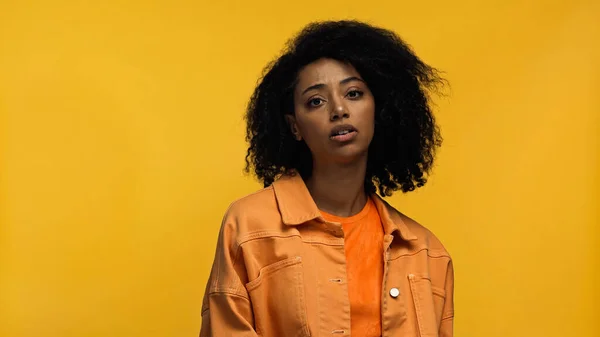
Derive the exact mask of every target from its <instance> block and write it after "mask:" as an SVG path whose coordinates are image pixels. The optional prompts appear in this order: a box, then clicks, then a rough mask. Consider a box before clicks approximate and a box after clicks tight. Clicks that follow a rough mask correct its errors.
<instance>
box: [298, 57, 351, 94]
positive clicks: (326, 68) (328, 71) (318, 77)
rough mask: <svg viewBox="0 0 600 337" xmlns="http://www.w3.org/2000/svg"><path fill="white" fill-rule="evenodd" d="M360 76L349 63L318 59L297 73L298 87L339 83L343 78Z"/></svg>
mask: <svg viewBox="0 0 600 337" xmlns="http://www.w3.org/2000/svg"><path fill="white" fill-rule="evenodd" d="M351 76H356V77H359V78H360V74H359V73H358V71H356V69H354V67H353V66H352V65H351V64H349V63H344V62H341V61H338V60H333V59H319V60H317V61H314V62H312V63H309V64H308V65H306V66H305V67H304V68H302V69H301V70H300V72H299V73H298V87H300V88H302V87H303V86H307V85H313V84H315V83H328V82H336V83H337V82H339V81H341V80H343V79H345V78H348V77H351Z"/></svg>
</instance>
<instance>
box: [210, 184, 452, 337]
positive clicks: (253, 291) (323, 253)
mask: <svg viewBox="0 0 600 337" xmlns="http://www.w3.org/2000/svg"><path fill="white" fill-rule="evenodd" d="M373 200H374V202H375V205H376V206H377V209H378V211H379V214H380V217H381V220H382V223H383V227H384V233H385V237H384V247H383V251H382V253H383V254H384V263H385V265H384V277H383V284H382V285H383V292H382V294H381V296H382V301H381V324H382V337H386V336H390V337H392V336H398V337H400V336H402V337H407V336H420V337H433V336H440V337H449V336H452V325H453V317H454V306H453V288H454V274H453V268H452V260H451V259H450V255H449V254H448V252H447V251H446V250H445V249H444V247H443V246H442V244H441V243H440V241H439V240H438V239H437V238H436V237H435V236H434V235H433V234H432V233H431V232H430V231H428V230H427V229H425V228H424V227H422V226H421V225H419V224H417V223H416V222H415V221H413V220H411V219H410V218H408V217H406V216H405V215H403V214H401V213H400V212H398V211H397V210H395V209H394V208H393V207H391V206H390V205H389V204H387V203H386V202H385V201H383V200H382V199H381V198H380V197H378V196H373ZM345 260H346V257H345V253H344V233H343V231H342V228H341V225H340V224H338V223H329V222H326V221H325V220H324V219H323V218H322V217H321V213H320V212H319V209H318V208H317V206H316V204H315V203H314V201H313V199H312V197H311V196H310V194H309V192H308V189H307V188H306V185H305V184H304V181H303V180H302V178H301V177H300V176H299V175H294V176H284V177H282V178H280V179H279V180H277V181H276V182H275V183H274V184H273V185H271V186H270V187H267V188H265V189H263V190H261V191H259V192H256V193H254V194H251V195H249V196H247V197H245V198H242V199H240V200H238V201H236V202H234V203H233V204H232V205H231V206H230V208H229V210H228V211H227V213H226V215H225V217H224V219H223V224H222V226H221V231H220V234H219V239H218V243H217V250H216V255H215V259H214V263H213V267H212V271H211V275H210V278H209V280H208V284H207V286H206V291H205V294H204V300H203V304H202V327H201V331H200V336H201V337H208V336H215V337H230V336H234V337H238V336H239V337H241V336H265V337H294V336H297V337H308V336H332V337H342V336H351V333H352V331H350V303H349V300H348V289H347V284H346V282H345V275H346V265H345ZM356 337H360V336H356Z"/></svg>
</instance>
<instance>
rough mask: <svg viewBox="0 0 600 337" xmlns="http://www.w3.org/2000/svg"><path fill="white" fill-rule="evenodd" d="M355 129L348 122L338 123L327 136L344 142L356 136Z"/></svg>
mask: <svg viewBox="0 0 600 337" xmlns="http://www.w3.org/2000/svg"><path fill="white" fill-rule="evenodd" d="M356 133H357V130H356V128H355V127H353V126H352V125H349V124H345V125H338V126H336V127H334V128H333V129H332V130H331V133H330V134H329V138H330V139H332V140H336V141H341V142H346V141H349V140H351V139H353V138H354V137H355V136H356Z"/></svg>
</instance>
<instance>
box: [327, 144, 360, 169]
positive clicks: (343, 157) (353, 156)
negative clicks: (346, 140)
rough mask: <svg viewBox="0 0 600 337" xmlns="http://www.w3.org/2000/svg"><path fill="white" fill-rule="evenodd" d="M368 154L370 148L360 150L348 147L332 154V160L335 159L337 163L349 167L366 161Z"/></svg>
mask: <svg viewBox="0 0 600 337" xmlns="http://www.w3.org/2000/svg"><path fill="white" fill-rule="evenodd" d="M367 152H368V148H365V149H358V148H352V146H347V147H344V148H340V149H338V150H337V151H335V153H332V154H331V157H330V158H334V161H335V162H336V163H339V164H344V165H349V164H353V163H356V162H360V161H361V160H364V159H366V157H367Z"/></svg>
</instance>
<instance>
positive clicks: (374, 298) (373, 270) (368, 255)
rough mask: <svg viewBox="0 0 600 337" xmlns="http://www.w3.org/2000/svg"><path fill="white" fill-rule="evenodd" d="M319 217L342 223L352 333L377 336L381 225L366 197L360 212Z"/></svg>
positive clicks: (379, 302)
mask: <svg viewBox="0 0 600 337" xmlns="http://www.w3.org/2000/svg"><path fill="white" fill-rule="evenodd" d="M321 214H322V215H323V218H325V220H327V221H330V222H338V223H341V224H342V228H343V229H344V236H345V238H344V241H345V248H346V274H347V277H348V297H349V299H350V316H351V322H350V325H351V329H352V336H361V337H371V336H373V337H379V336H381V283H382V280H383V226H382V224H381V218H380V217H379V212H377V208H376V207H375V205H374V203H373V201H372V200H371V199H370V198H369V199H368V201H367V204H366V205H365V207H364V208H363V210H362V211H360V213H358V214H356V215H353V216H351V217H338V216H335V215H331V214H327V213H325V212H323V211H321Z"/></svg>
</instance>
